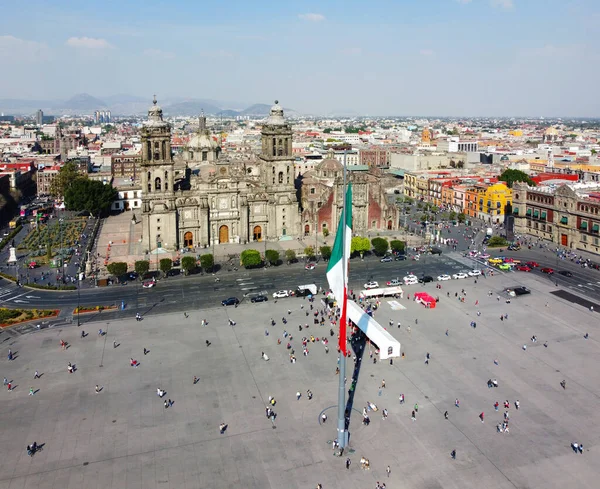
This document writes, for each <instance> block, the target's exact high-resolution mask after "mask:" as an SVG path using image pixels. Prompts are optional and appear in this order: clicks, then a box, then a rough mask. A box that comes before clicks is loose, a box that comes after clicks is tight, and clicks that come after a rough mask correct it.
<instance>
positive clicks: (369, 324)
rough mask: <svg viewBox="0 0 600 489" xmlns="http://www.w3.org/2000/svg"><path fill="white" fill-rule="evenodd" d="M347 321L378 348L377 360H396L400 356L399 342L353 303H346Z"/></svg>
mask: <svg viewBox="0 0 600 489" xmlns="http://www.w3.org/2000/svg"><path fill="white" fill-rule="evenodd" d="M347 313H348V319H349V320H350V321H352V322H353V323H354V324H356V325H357V326H358V327H359V328H360V329H361V330H362V332H363V333H365V334H366V335H367V338H369V340H371V341H372V342H373V343H375V344H376V345H377V347H378V348H379V359H380V360H385V359H387V358H393V357H396V358H398V357H399V356H400V342H399V341H397V340H396V339H395V338H394V337H393V336H392V335H391V334H390V333H389V332H387V331H386V330H385V329H384V328H383V327H382V326H381V325H380V324H379V323H378V322H377V321H375V319H374V318H372V317H371V316H369V315H368V314H367V313H366V312H365V311H363V310H362V308H361V307H360V306H359V305H358V304H357V303H356V302H354V301H348V308H347Z"/></svg>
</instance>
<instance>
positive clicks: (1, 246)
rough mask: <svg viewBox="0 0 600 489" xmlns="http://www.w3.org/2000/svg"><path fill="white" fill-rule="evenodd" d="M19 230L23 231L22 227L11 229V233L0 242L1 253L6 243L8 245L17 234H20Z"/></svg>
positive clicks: (20, 225)
mask: <svg viewBox="0 0 600 489" xmlns="http://www.w3.org/2000/svg"><path fill="white" fill-rule="evenodd" d="M21 229H23V225H22V224H19V225H18V226H17V227H16V228H15V229H13V230H12V231H11V233H10V234H9V235H8V236H7V237H6V238H4V239H3V240H2V241H0V251H2V250H3V249H4V247H5V246H6V245H7V244H8V243H10V242H11V241H12V240H13V238H14V237H15V236H16V235H17V234H19V233H20V232H21Z"/></svg>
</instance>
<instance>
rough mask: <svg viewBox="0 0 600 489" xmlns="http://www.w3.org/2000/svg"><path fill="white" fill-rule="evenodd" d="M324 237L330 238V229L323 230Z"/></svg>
mask: <svg viewBox="0 0 600 489" xmlns="http://www.w3.org/2000/svg"><path fill="white" fill-rule="evenodd" d="M323 236H325V237H327V236H329V229H327V228H323Z"/></svg>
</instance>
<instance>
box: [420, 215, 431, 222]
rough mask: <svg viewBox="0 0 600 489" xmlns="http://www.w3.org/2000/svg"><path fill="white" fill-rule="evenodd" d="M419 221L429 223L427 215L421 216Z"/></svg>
mask: <svg viewBox="0 0 600 489" xmlns="http://www.w3.org/2000/svg"><path fill="white" fill-rule="evenodd" d="M421 221H429V214H421Z"/></svg>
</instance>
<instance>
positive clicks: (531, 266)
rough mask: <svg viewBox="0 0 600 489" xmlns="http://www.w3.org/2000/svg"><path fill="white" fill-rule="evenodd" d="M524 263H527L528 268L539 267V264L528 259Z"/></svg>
mask: <svg viewBox="0 0 600 489" xmlns="http://www.w3.org/2000/svg"><path fill="white" fill-rule="evenodd" d="M525 265H527V266H528V267H529V268H536V267H539V266H540V264H539V263H537V262H534V261H528V262H527V263H526V264H525Z"/></svg>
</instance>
